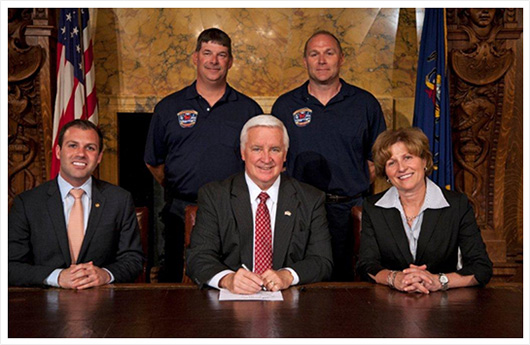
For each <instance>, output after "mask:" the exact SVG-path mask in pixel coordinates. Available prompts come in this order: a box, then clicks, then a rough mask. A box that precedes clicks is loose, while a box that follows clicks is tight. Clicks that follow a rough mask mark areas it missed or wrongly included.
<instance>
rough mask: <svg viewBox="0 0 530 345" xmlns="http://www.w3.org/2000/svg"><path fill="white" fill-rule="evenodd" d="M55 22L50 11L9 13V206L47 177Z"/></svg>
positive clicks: (22, 10)
mask: <svg viewBox="0 0 530 345" xmlns="http://www.w3.org/2000/svg"><path fill="white" fill-rule="evenodd" d="M54 22H55V20H54V18H49V10H47V9H20V8H11V9H9V14H8V33H9V42H8V45H9V47H8V66H9V77H8V81H9V87H8V103H9V105H8V109H9V112H8V114H9V120H8V123H9V125H8V126H9V128H8V133H9V135H8V138H9V146H8V178H9V190H8V194H9V206H11V203H12V201H13V197H14V196H15V195H17V194H19V193H20V192H23V191H25V190H28V189H31V188H33V187H35V186H36V185H38V184H40V183H41V182H43V181H45V180H46V179H47V176H48V173H47V171H48V170H49V164H47V162H48V161H49V159H50V157H51V156H50V154H51V153H50V147H51V145H50V144H49V142H50V141H51V140H50V139H49V138H50V137H51V114H52V112H51V109H52V101H51V95H52V94H53V93H54V92H53V91H54V88H53V87H52V85H53V84H55V83H54V82H52V80H51V79H52V78H51V76H52V75H55V74H54V73H51V71H50V70H51V68H52V67H53V68H54V66H53V63H51V58H52V57H51V56H50V55H51V54H50V52H53V49H52V50H50V42H49V38H50V36H51V34H52V31H53V26H50V25H49V24H50V23H52V24H53V23H54ZM53 55H55V54H53ZM53 58H55V56H53Z"/></svg>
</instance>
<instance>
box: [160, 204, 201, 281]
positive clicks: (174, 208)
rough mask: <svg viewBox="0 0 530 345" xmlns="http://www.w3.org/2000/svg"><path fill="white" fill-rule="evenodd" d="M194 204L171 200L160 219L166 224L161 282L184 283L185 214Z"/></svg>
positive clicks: (161, 213)
mask: <svg viewBox="0 0 530 345" xmlns="http://www.w3.org/2000/svg"><path fill="white" fill-rule="evenodd" d="M192 204H193V203H191V202H188V201H184V200H179V199H172V200H169V201H168V202H167V203H166V205H165V206H164V209H163V210H162V212H160V217H161V219H162V222H163V223H164V232H163V237H164V254H163V255H162V259H161V267H160V272H159V273H158V281H159V282H167V283H169V282H171V283H173V282H177V283H180V282H182V271H183V269H184V255H185V253H184V213H185V209H186V206H188V205H192Z"/></svg>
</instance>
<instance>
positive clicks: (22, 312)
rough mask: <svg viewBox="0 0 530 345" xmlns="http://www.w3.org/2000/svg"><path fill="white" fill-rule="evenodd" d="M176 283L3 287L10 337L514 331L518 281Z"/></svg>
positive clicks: (519, 313) (519, 319)
mask: <svg viewBox="0 0 530 345" xmlns="http://www.w3.org/2000/svg"><path fill="white" fill-rule="evenodd" d="M218 294H219V292H218V291H217V290H209V289H204V290H199V289H198V288H197V287H196V286H189V285H182V284H128V285H124V284H122V285H110V286H105V287H100V288H95V289H90V290H85V291H71V290H61V289H54V288H51V289H40V288H9V326H8V327H9V337H38V338H41V337H139V338H150V337H155V338H165V337H174V338H181V337H199V338H210V337H257V338H266V337H324V338H335V337H341V338H370V337H376V338H383V337H390V338H397V337H432V338H435V337H457V338H460V337H476V338H482V337H495V338H501V337H522V336H523V287H522V284H491V285H489V286H488V287H487V288H463V289H454V290H449V291H447V292H437V293H433V294H430V295H420V294H406V293H401V292H397V291H394V290H390V289H389V288H387V287H385V286H376V285H373V284H369V283H320V284H311V285H306V286H304V287H296V288H291V289H288V290H286V291H284V292H283V296H284V301H282V302H263V301H236V302H220V301H219V300H218Z"/></svg>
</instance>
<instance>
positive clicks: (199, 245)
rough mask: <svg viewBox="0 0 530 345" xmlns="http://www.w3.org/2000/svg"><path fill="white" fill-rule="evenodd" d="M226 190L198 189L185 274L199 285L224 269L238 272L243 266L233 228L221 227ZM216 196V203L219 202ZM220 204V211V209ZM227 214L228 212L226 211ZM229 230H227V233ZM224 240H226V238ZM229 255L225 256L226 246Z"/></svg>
mask: <svg viewBox="0 0 530 345" xmlns="http://www.w3.org/2000/svg"><path fill="white" fill-rule="evenodd" d="M224 194H225V193H223V189H222V188H219V187H217V184H216V183H214V184H208V185H206V186H205V187H203V188H201V189H199V194H198V197H197V204H198V205H199V208H198V209H197V218H196V223H195V226H194V227H193V232H192V233H191V239H190V246H189V248H188V249H187V250H186V259H187V260H186V274H187V275H188V276H189V277H190V278H191V279H192V280H193V281H194V282H195V283H197V284H198V285H203V284H206V282H207V281H208V280H210V279H211V278H212V277H213V276H214V275H216V274H217V273H219V272H221V271H223V270H234V271H235V270H237V269H238V267H237V265H240V255H239V251H240V248H239V246H238V241H237V240H236V239H235V236H237V234H234V233H233V232H234V230H235V229H233V228H230V229H228V228H226V227H224V228H222V227H223V225H222V224H221V221H220V219H219V216H220V214H219V212H220V211H221V212H222V210H223V208H225V207H227V201H225V195H224ZM216 195H217V203H216ZM219 205H222V206H221V209H219V208H218V207H219ZM227 212H229V211H228V210H227ZM227 230H228V231H227ZM223 237H224V238H223ZM223 239H224V241H225V246H226V245H228V246H229V250H230V252H228V253H223V243H222V241H223Z"/></svg>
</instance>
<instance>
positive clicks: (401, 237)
mask: <svg viewBox="0 0 530 345" xmlns="http://www.w3.org/2000/svg"><path fill="white" fill-rule="evenodd" d="M381 213H382V214H383V215H384V218H385V221H386V224H387V226H388V228H389V229H390V232H391V233H392V236H393V237H394V241H395V243H397V246H398V247H399V251H400V252H401V254H402V255H403V257H404V258H405V261H406V263H407V265H408V263H411V262H413V259H412V254H411V253H410V248H409V241H408V239H407V235H405V229H404V228H403V221H402V220H401V215H400V214H399V211H398V210H397V209H395V208H391V209H388V212H381Z"/></svg>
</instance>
